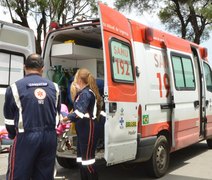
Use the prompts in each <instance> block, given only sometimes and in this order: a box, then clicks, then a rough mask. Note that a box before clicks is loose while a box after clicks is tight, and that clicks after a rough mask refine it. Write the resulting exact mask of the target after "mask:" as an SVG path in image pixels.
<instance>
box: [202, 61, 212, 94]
mask: <svg viewBox="0 0 212 180" xmlns="http://www.w3.org/2000/svg"><path fill="white" fill-rule="evenodd" d="M203 66H204V75H205V81H206V86H207V90H208V91H210V92H212V72H211V68H210V66H209V65H208V64H206V63H205V62H204V64H203Z"/></svg>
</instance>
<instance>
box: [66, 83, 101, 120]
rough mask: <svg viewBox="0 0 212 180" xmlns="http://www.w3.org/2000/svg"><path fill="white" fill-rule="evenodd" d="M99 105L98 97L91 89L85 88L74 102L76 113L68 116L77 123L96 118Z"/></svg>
mask: <svg viewBox="0 0 212 180" xmlns="http://www.w3.org/2000/svg"><path fill="white" fill-rule="evenodd" d="M96 112H97V105H96V97H95V95H94V93H93V91H92V90H91V89H90V88H89V87H85V88H84V89H82V90H81V91H80V92H78V93H77V95H76V98H75V101H74V112H73V113H71V114H69V115H68V118H69V119H70V120H71V121H73V122H76V121H77V119H79V118H80V119H83V118H91V119H95V118H96Z"/></svg>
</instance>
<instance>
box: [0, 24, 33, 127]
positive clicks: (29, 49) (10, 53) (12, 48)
mask: <svg viewBox="0 0 212 180" xmlns="http://www.w3.org/2000/svg"><path fill="white" fill-rule="evenodd" d="M31 53H35V36H34V32H33V31H32V30H31V29H29V28H25V27H23V26H19V25H15V24H12V23H8V22H4V21H0V77H1V78H0V102H1V103H0V109H1V111H0V126H4V116H3V104H4V103H3V102H4V97H5V92H6V88H7V87H8V86H9V85H10V84H12V83H14V82H15V81H17V80H19V79H21V78H23V77H24V61H25V59H26V58H27V56H28V55H29V54H31Z"/></svg>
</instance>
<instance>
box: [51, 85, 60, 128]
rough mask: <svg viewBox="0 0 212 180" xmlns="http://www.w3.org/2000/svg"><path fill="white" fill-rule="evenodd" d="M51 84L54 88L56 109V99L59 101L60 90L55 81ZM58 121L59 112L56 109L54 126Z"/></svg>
mask: <svg viewBox="0 0 212 180" xmlns="http://www.w3.org/2000/svg"><path fill="white" fill-rule="evenodd" d="M53 84H54V87H55V89H56V101H55V107H56V109H57V106H58V101H59V95H60V90H59V87H58V85H57V84H56V83H54V82H53ZM59 121H60V115H59V112H58V111H57V114H56V126H57V125H58V123H59Z"/></svg>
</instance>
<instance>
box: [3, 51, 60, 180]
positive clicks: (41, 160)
mask: <svg viewBox="0 0 212 180" xmlns="http://www.w3.org/2000/svg"><path fill="white" fill-rule="evenodd" d="M25 73H26V76H25V77H24V78H23V79H21V80H19V81H17V82H15V83H14V84H12V85H10V86H9V87H8V88H7V91H6V95H5V103H4V117H5V125H6V128H7V131H8V134H9V138H10V139H14V141H13V145H12V147H11V149H10V156H9V165H8V172H7V179H8V180H15V179H16V180H29V179H32V180H52V179H53V171H54V163H55V156H56V146H57V137H56V130H55V127H56V125H57V117H59V113H60V96H59V88H58V85H57V84H55V83H53V82H51V81H49V80H47V79H44V78H42V77H41V76H42V73H43V59H42V58H41V57H40V55H38V54H32V55H30V56H29V57H28V58H27V59H26V62H25Z"/></svg>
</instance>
